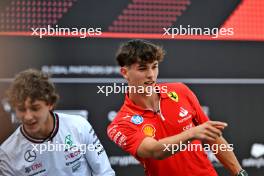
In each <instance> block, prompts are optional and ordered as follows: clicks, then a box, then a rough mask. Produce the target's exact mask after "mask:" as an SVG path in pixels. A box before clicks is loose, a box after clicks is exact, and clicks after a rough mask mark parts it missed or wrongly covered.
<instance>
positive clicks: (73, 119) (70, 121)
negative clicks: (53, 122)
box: [55, 113, 89, 127]
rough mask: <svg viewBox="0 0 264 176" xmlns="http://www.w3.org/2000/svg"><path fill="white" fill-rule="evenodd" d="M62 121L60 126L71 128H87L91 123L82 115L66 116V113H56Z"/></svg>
mask: <svg viewBox="0 0 264 176" xmlns="http://www.w3.org/2000/svg"><path fill="white" fill-rule="evenodd" d="M55 114H56V115H57V116H58V118H59V121H60V124H63V125H66V126H71V127H80V126H87V125H89V122H88V121H87V120H86V119H85V118H84V117H82V116H80V115H72V114H64V113H55Z"/></svg>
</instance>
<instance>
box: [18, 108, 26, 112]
mask: <svg viewBox="0 0 264 176" xmlns="http://www.w3.org/2000/svg"><path fill="white" fill-rule="evenodd" d="M17 111H20V112H25V111H26V109H25V108H24V107H17Z"/></svg>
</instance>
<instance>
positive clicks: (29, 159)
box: [24, 150, 37, 162]
mask: <svg viewBox="0 0 264 176" xmlns="http://www.w3.org/2000/svg"><path fill="white" fill-rule="evenodd" d="M36 158H37V154H36V152H35V151H34V150H28V151H26V153H25V154H24V159H25V160H26V161H27V162H32V161H34V160H35V159H36Z"/></svg>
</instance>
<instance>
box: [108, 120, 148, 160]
mask: <svg viewBox="0 0 264 176" xmlns="http://www.w3.org/2000/svg"><path fill="white" fill-rule="evenodd" d="M107 134H108V136H109V138H110V139H111V140H112V141H113V142H114V143H116V144H117V145H119V146H120V147H121V148H122V149H123V150H124V151H126V152H128V153H130V154H131V155H133V156H134V157H137V149H138V147H139V145H140V144H141V142H142V141H143V139H144V138H145V137H146V136H145V135H144V134H143V133H142V132H141V130H140V129H139V128H137V127H136V126H134V125H133V124H132V123H130V122H128V121H121V122H118V123H112V124H110V125H109V126H108V129H107Z"/></svg>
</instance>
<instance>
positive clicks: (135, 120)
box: [131, 115, 144, 125]
mask: <svg viewBox="0 0 264 176" xmlns="http://www.w3.org/2000/svg"><path fill="white" fill-rule="evenodd" d="M143 121H144V120H143V117H142V116H140V115H133V116H132V117H131V122H132V123H134V124H136V125H139V124H141V123H142V122H143Z"/></svg>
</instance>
